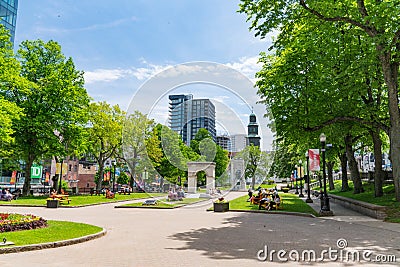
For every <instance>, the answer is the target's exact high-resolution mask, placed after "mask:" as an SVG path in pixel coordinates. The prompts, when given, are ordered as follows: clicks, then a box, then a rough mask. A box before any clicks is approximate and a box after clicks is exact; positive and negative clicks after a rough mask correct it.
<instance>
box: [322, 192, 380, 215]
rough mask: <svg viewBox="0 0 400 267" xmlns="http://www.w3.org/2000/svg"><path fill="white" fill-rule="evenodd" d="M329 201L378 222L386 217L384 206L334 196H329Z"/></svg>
mask: <svg viewBox="0 0 400 267" xmlns="http://www.w3.org/2000/svg"><path fill="white" fill-rule="evenodd" d="M329 197H330V199H331V201H333V202H335V203H336V204H339V205H341V206H343V207H346V208H348V209H351V210H354V211H357V212H359V213H361V214H364V215H367V216H370V217H372V218H375V219H378V220H384V219H385V218H386V216H387V214H386V210H387V208H386V207H385V206H379V205H375V204H371V203H367V202H363V201H359V200H355V199H351V198H347V197H342V196H336V195H332V194H330V195H329Z"/></svg>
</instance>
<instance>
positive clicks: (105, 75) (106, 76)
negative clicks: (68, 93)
mask: <svg viewBox="0 0 400 267" xmlns="http://www.w3.org/2000/svg"><path fill="white" fill-rule="evenodd" d="M168 67H169V66H161V65H153V64H148V66H147V67H144V68H131V69H96V70H94V71H87V72H85V74H84V76H85V82H86V84H90V83H96V82H112V81H116V80H120V79H126V78H131V77H135V78H136V79H137V80H139V81H143V80H146V79H148V78H150V77H151V76H153V75H155V74H157V73H159V72H161V71H162V70H164V69H166V68H168Z"/></svg>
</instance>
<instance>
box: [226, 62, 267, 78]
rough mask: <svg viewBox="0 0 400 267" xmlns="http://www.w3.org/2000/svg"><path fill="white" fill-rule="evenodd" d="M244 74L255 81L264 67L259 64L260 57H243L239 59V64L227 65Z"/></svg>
mask: <svg viewBox="0 0 400 267" xmlns="http://www.w3.org/2000/svg"><path fill="white" fill-rule="evenodd" d="M225 65H226V66H228V67H231V68H233V69H235V70H237V71H239V72H241V73H242V74H244V75H246V76H247V77H248V78H249V79H250V80H251V81H253V82H254V81H255V74H256V72H257V71H259V70H260V69H261V67H262V64H261V63H259V62H258V56H254V57H242V58H239V61H238V62H233V63H227V64H225Z"/></svg>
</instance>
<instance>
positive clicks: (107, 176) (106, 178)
mask: <svg viewBox="0 0 400 267" xmlns="http://www.w3.org/2000/svg"><path fill="white" fill-rule="evenodd" d="M103 180H104V182H107V181H110V172H106V173H104V179H103Z"/></svg>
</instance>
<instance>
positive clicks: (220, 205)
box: [214, 202, 229, 212]
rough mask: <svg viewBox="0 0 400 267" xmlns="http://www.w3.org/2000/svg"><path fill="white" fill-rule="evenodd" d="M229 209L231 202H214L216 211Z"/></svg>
mask: <svg viewBox="0 0 400 267" xmlns="http://www.w3.org/2000/svg"><path fill="white" fill-rule="evenodd" d="M225 211H229V202H221V203H214V212H225Z"/></svg>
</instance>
